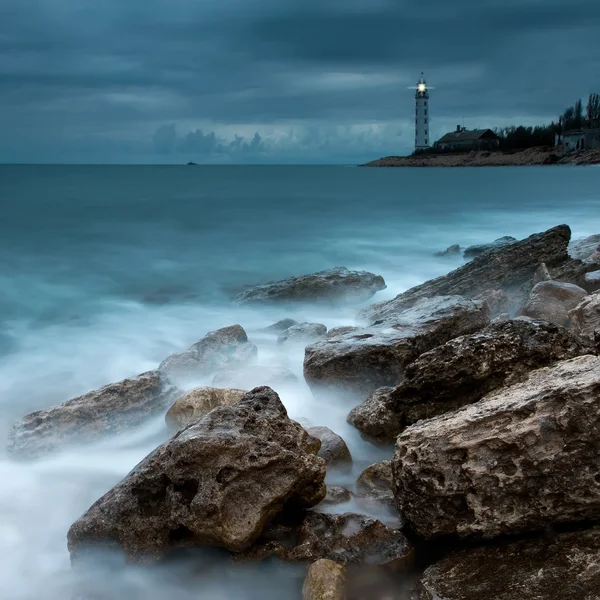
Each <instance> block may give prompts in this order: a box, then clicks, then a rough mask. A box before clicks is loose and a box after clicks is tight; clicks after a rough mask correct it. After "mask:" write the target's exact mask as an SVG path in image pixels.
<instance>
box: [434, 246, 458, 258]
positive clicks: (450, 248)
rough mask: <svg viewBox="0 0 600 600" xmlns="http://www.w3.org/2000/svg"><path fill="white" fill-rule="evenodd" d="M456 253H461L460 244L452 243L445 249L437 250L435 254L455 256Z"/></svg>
mask: <svg viewBox="0 0 600 600" xmlns="http://www.w3.org/2000/svg"><path fill="white" fill-rule="evenodd" d="M456 254H460V246H459V245H458V244H452V246H448V248H446V249H445V250H442V251H440V252H436V253H435V254H434V256H453V255H456Z"/></svg>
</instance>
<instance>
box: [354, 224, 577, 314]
mask: <svg viewBox="0 0 600 600" xmlns="http://www.w3.org/2000/svg"><path fill="white" fill-rule="evenodd" d="M570 237H571V230H570V229H569V227H568V226H567V225H559V226H558V227H554V228H553V229H549V230H548V231H545V232H544V233H537V234H535V235H532V236H530V237H528V238H526V239H524V240H521V241H519V242H514V243H512V244H509V245H507V246H503V247H500V248H496V249H493V250H489V251H488V252H485V253H483V254H480V255H479V256H476V257H475V258H474V259H473V260H472V261H471V262H469V263H467V264H466V265H463V266H462V267H460V268H458V269H456V270H455V271H452V272H451V273H449V274H448V275H444V276H442V277H438V278H437V279H432V280H430V281H427V282H425V283H423V284H422V285H418V286H417V287H414V288H411V289H410V290H408V291H406V292H404V293H402V294H400V295H399V296H396V298H394V299H393V300H389V301H387V302H381V303H379V304H374V305H373V306H370V307H368V308H366V309H364V310H363V311H361V313H360V317H361V318H362V319H364V320H366V321H367V322H369V323H372V322H374V321H377V320H379V319H384V318H386V317H389V316H390V315H394V314H397V313H398V312H401V311H402V310H405V309H406V308H408V307H411V306H413V305H414V304H415V303H416V302H418V301H419V300H421V299H422V298H427V297H432V296H443V295H461V296H466V297H468V298H473V297H475V296H477V295H478V294H482V293H483V292H485V291H486V290H489V289H502V290H504V291H505V292H506V293H508V294H509V296H510V295H514V296H515V300H514V302H515V305H516V306H517V307H518V306H521V305H522V303H523V302H522V301H521V296H522V295H523V294H525V297H526V295H527V294H529V291H530V290H531V283H532V278H533V274H534V273H535V271H536V269H537V268H538V266H539V264H540V263H542V262H543V263H546V265H547V266H548V268H551V267H555V266H557V265H561V264H562V263H564V262H565V261H568V260H569V255H568V254H567V244H568V243H569V239H570ZM523 300H524V298H523Z"/></svg>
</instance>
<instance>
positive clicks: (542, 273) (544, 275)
mask: <svg viewBox="0 0 600 600" xmlns="http://www.w3.org/2000/svg"><path fill="white" fill-rule="evenodd" d="M540 281H552V276H551V275H550V271H548V267H547V266H546V263H540V266H539V267H538V268H537V269H536V271H535V273H534V274H533V285H534V286H535V285H536V284H538V283H540Z"/></svg>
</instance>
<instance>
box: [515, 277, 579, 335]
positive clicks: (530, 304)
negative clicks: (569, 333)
mask: <svg viewBox="0 0 600 600" xmlns="http://www.w3.org/2000/svg"><path fill="white" fill-rule="evenodd" d="M586 295H587V292H586V291H585V290H584V289H582V288H580V287H579V286H577V285H573V284H572V283H564V282H562V281H541V282H540V283H538V284H536V285H535V287H534V288H533V289H532V290H531V294H529V299H528V300H527V302H526V304H525V306H524V307H523V308H522V310H521V314H523V315H525V316H527V317H532V318H534V319H545V320H546V321H550V322H551V323H556V325H562V326H563V327H568V326H569V311H570V310H572V309H574V308H575V307H576V306H577V305H578V304H579V303H580V302H581V300H583V298H584V297H585V296H586Z"/></svg>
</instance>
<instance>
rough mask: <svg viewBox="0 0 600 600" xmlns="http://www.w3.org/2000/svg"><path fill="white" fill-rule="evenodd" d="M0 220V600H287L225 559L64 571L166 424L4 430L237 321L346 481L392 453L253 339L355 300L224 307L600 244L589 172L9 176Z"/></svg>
mask: <svg viewBox="0 0 600 600" xmlns="http://www.w3.org/2000/svg"><path fill="white" fill-rule="evenodd" d="M0 209H1V212H0V556H1V557H2V559H1V560H0V598H2V599H3V600H34V599H35V600H42V599H43V600H75V599H78V600H79V599H80V600H96V599H99V600H104V599H105V598H111V599H112V598H114V599H117V598H119V599H120V598H128V600H138V599H140V600H141V599H145V600H162V599H163V598H165V599H166V598H170V599H173V600H191V599H192V598H193V599H194V600H204V599H206V600H209V599H210V600H213V599H214V600H221V599H229V598H235V599H239V600H255V599H256V600H258V599H261V600H269V599H273V600H275V599H280V598H281V599H287V598H290V599H298V598H300V597H301V594H300V588H301V582H302V575H303V572H302V570H301V569H300V570H299V569H298V568H297V567H286V566H283V565H278V564H272V563H266V564H264V565H260V566H256V565H253V566H244V567H236V568H231V567H229V566H228V563H227V561H225V560H224V559H223V557H221V556H220V555H214V556H211V557H207V558H206V560H204V561H200V560H198V559H196V560H187V561H186V560H182V561H180V562H178V561H174V562H173V563H172V564H165V565H161V566H158V567H153V568H144V567H139V568H131V569H121V568H119V567H118V566H116V565H109V566H106V565H102V566H100V565H98V567H97V568H96V569H91V570H88V571H86V572H83V573H82V572H80V570H78V569H72V568H71V565H70V561H69V554H68V551H67V545H66V533H67V530H68V528H69V526H70V525H71V524H72V523H73V522H74V521H75V520H76V519H77V518H78V517H79V516H80V515H81V514H82V513H83V512H85V510H87V508H88V507H89V506H90V505H91V504H92V503H93V502H94V501H95V500H96V499H98V498H99V497H100V496H102V494H104V493H105V492H106V491H108V490H109V489H110V488H111V487H112V486H113V485H114V484H115V483H117V482H118V481H119V480H120V479H121V478H123V477H124V476H125V475H126V474H127V473H128V472H129V471H130V470H131V469H132V468H133V467H134V466H135V465H136V464H137V463H138V462H139V461H140V460H141V459H142V458H143V457H144V456H146V455H147V454H148V453H149V452H150V451H151V450H152V449H153V448H155V447H156V446H157V445H158V444H160V443H162V442H163V441H165V440H166V439H167V437H168V434H167V431H166V428H165V424H164V415H159V416H157V417H156V418H154V419H153V420H151V421H150V422H148V423H147V424H146V425H145V426H143V427H141V428H140V429H138V430H134V431H129V432H126V433H122V434H121V435H118V436H116V437H111V438H107V439H104V440H102V441H101V442H97V443H94V444H88V445H85V446H79V447H70V448H65V449H64V450H63V451H61V452H58V453H55V454H52V455H49V456H45V457H42V458H40V459H38V460H35V461H17V460H15V459H13V458H11V456H10V455H8V453H7V452H6V449H5V448H6V440H7V436H8V434H9V431H10V428H11V427H12V425H13V423H14V422H15V421H17V420H18V419H19V418H20V417H22V416H23V415H25V414H26V413H29V412H31V411H34V410H38V409H44V408H48V407H51V406H53V405H56V404H60V403H61V402H64V401H65V400H68V399H70V398H73V397H75V396H78V395H80V394H83V393H85V392H87V391H90V390H93V389H96V388H99V387H101V386H103V385H105V384H108V383H110V382H115V381H119V380H121V379H123V378H125V377H129V376H132V375H136V374H138V373H142V372H144V371H148V370H150V369H154V368H156V366H157V365H158V364H159V362H160V361H161V360H162V359H163V358H165V357H166V356H167V355H169V354H171V353H173V352H177V351H180V350H183V349H185V348H186V347H188V346H189V345H190V344H192V343H194V342H196V341H198V340H199V339H201V338H202V337H203V336H204V335H205V334H206V333H207V332H209V331H213V330H215V329H218V328H220V327H224V326H227V325H232V324H236V323H239V324H241V325H242V326H243V327H244V328H245V329H246V331H247V332H248V335H249V337H250V339H251V340H252V341H253V342H254V343H256V345H257V346H258V352H259V359H258V360H259V363H262V364H279V365H285V366H287V367H288V368H290V369H291V370H292V371H294V372H295V373H296V374H297V376H298V377H299V378H300V381H301V382H302V383H301V384H299V385H298V386H296V387H295V388H294V389H287V390H278V391H279V392H280V394H281V397H282V401H283V402H284V404H285V405H286V407H287V409H288V411H289V413H290V415H291V416H292V418H295V419H298V420H299V421H300V422H302V423H303V424H310V425H325V426H328V427H330V428H332V429H333V430H334V431H336V432H337V433H339V434H340V435H342V437H344V438H345V439H346V441H347V443H348V445H349V447H350V450H351V452H352V454H353V457H354V469H353V473H352V474H350V475H344V476H343V478H342V479H340V477H342V476H339V477H338V478H337V479H336V478H335V477H333V478H332V477H329V479H328V481H329V483H334V484H336V483H340V484H344V485H351V484H352V481H354V480H355V478H356V476H357V475H358V474H359V473H360V471H361V470H362V469H363V468H364V467H365V466H367V465H368V464H370V463H372V462H375V461H377V460H382V459H384V458H387V457H389V456H390V455H391V451H392V450H391V448H375V447H374V446H370V445H369V444H367V443H366V442H364V441H362V440H361V439H360V437H359V436H358V435H357V433H356V432H355V431H354V430H353V429H352V428H351V427H350V426H349V425H348V424H346V421H345V419H346V415H347V413H348V412H349V410H350V409H351V408H352V404H351V402H350V401H349V399H348V398H344V397H343V396H340V397H339V398H332V399H329V400H328V401H327V402H324V401H323V400H317V399H315V398H313V396H312V395H311V393H310V390H309V389H308V387H307V386H306V385H305V384H304V383H303V379H302V356H303V349H302V348H297V347H294V348H289V349H287V348H285V347H283V346H277V345H276V344H275V343H274V340H273V339H272V337H269V336H267V335H265V334H264V333H263V332H261V331H260V330H261V329H262V328H264V327H265V326H267V325H269V324H271V323H273V322H275V321H277V320H278V319H281V318H285V317H291V318H294V319H296V320H298V321H301V322H304V321H310V322H319V323H323V324H325V325H326V326H327V327H335V326H340V325H352V324H354V323H355V316H356V313H357V312H358V310H359V309H360V308H361V306H360V305H359V306H356V305H353V306H343V307H336V308H328V307H323V306H313V307H308V306H301V307H291V306H279V307H278V306H273V307H260V308H256V307H243V308H242V307H236V306H234V305H233V304H232V303H231V302H230V297H231V295H232V294H233V293H235V291H236V290H239V289H241V288H242V287H243V286H245V285H248V284H255V283H264V282H268V281H273V280H278V279H282V278H285V277H290V276H294V275H301V274H304V273H311V272H315V271H320V270H323V269H328V268H331V267H336V266H346V267H348V268H350V269H365V270H368V271H371V272H374V273H377V274H380V275H383V277H384V278H385V280H386V283H387V289H386V290H384V291H383V292H380V293H378V294H377V295H376V297H375V298H374V299H373V300H385V299H388V298H392V297H394V296H395V295H396V294H398V293H400V292H402V291H403V290H405V289H407V288H409V287H411V286H413V285H416V284H419V283H422V282H423V281H425V280H427V279H430V278H432V277H436V276H439V275H442V274H444V273H446V272H448V271H450V270H452V269H454V268H456V267H458V266H460V265H461V264H463V263H464V259H463V258H462V256H461V255H451V256H445V257H436V256H435V253H436V252H437V251H440V250H444V249H445V248H447V247H448V246H450V245H452V244H460V245H461V246H463V247H465V246H468V245H471V244H477V243H483V242H487V241H491V240H494V239H496V238H498V237H501V236H505V235H511V236H514V237H516V238H522V237H526V236H528V235H530V234H532V233H535V232H540V231H544V230H546V229H548V228H550V227H553V226H555V225H558V224H561V223H567V224H569V225H570V226H571V228H572V231H573V238H578V237H583V236H587V235H591V234H594V233H598V232H600V168H599V167H572V166H563V167H531V168H527V167H517V168H502V167H495V168H468V169H458V168H457V169H436V168H422V169H418V168H415V169H412V168H406V169H392V168H387V169H386V168H383V169H370V168H358V167H351V166H314V167H313V166H298V167H295V166H66V165H65V166H41V165H40V166H37V165H35V166H33V165H32V166H29V165H4V166H0ZM199 383H209V382H208V381H206V382H199ZM344 478H345V479H344ZM347 508H348V507H344V509H347ZM382 518H385V517H382Z"/></svg>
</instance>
